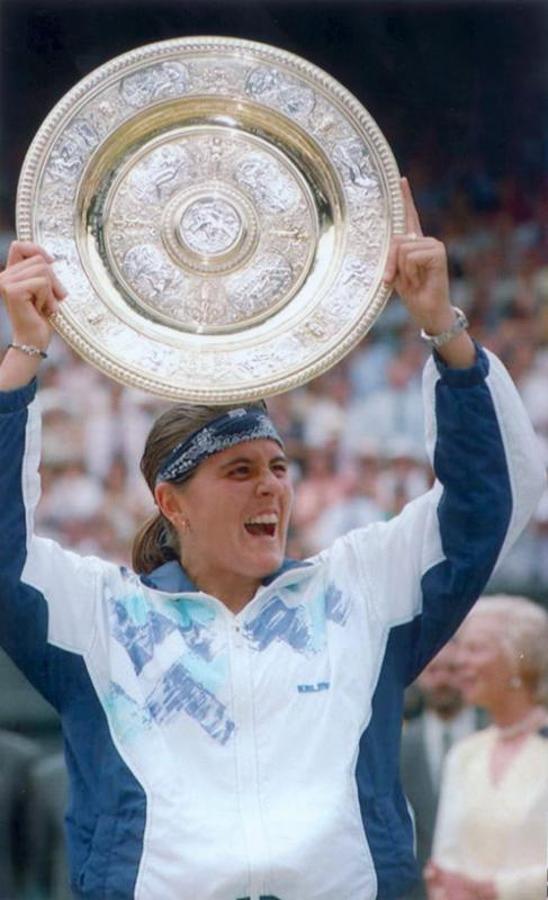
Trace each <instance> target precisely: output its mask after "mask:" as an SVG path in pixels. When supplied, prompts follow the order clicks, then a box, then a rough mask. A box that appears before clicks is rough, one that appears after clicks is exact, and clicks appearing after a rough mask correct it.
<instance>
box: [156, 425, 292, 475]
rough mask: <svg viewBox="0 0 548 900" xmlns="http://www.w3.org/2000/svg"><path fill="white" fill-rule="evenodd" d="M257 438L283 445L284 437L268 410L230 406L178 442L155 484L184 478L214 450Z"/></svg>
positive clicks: (217, 450)
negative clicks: (224, 411) (228, 410)
mask: <svg viewBox="0 0 548 900" xmlns="http://www.w3.org/2000/svg"><path fill="white" fill-rule="evenodd" d="M259 438H267V439H268V440H271V441H276V443H277V444H279V445H280V447H281V448H282V449H283V446H284V445H283V441H282V439H281V437H280V435H279V434H278V432H277V431H276V428H275V427H274V424H273V423H272V420H271V419H270V418H269V416H268V415H267V413H265V412H263V410H261V409H256V408H254V409H246V408H245V407H242V408H241V409H231V410H230V412H227V413H224V414H223V415H222V416H219V417H218V418H217V419H212V421H211V422H208V423H207V425H204V427H203V428H200V429H199V430H198V431H195V432H193V433H192V434H191V435H190V436H189V437H187V438H185V440H184V441H181V443H180V444H177V446H176V447H175V448H174V449H173V450H172V451H171V453H170V454H169V456H168V457H167V459H166V460H165V461H164V463H163V465H162V467H161V468H160V471H159V472H158V475H157V476H156V484H158V483H159V482H160V481H184V479H185V478H187V477H188V476H189V475H190V474H191V472H193V471H194V469H196V468H197V467H198V466H199V465H200V463H202V462H203V461H204V459H207V458H208V457H209V456H213V454H214V453H219V452H220V451H221V450H227V449H228V448H229V447H234V446H235V445H236V444H241V443H243V442H244V441H255V440H258V439H259Z"/></svg>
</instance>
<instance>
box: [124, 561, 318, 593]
mask: <svg viewBox="0 0 548 900" xmlns="http://www.w3.org/2000/svg"><path fill="white" fill-rule="evenodd" d="M311 565H312V564H311V563H310V562H306V561H303V562H301V561H300V560H296V559H288V558H286V559H284V561H283V563H282V565H281V566H280V568H279V569H277V570H276V572H273V574H272V575H267V577H266V578H264V579H263V582H262V584H263V587H267V586H268V585H270V584H272V582H274V581H276V579H277V578H279V577H280V576H281V575H285V573H286V572H289V571H291V570H292V569H303V568H304V567H308V566H311ZM140 579H141V581H142V582H143V584H146V585H147V587H151V588H153V589H154V590H156V591H163V592H164V593H167V594H182V593H191V594H192V593H197V592H198V588H197V587H196V585H195V584H194V582H193V581H192V580H191V579H190V578H189V576H188V575H187V573H186V572H185V570H184V569H183V567H182V565H181V564H180V562H179V561H178V560H176V559H172V560H169V562H166V563H163V564H162V565H161V566H158V567H157V568H156V569H153V570H152V572H148V574H146V575H141V576H140Z"/></svg>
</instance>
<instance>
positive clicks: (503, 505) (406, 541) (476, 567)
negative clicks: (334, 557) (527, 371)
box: [343, 347, 545, 683]
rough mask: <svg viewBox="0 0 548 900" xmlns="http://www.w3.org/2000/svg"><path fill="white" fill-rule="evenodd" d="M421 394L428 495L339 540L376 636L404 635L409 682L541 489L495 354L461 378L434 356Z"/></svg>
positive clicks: (539, 471) (540, 473) (532, 440)
mask: <svg viewBox="0 0 548 900" xmlns="http://www.w3.org/2000/svg"><path fill="white" fill-rule="evenodd" d="M423 388H424V400H425V418H426V438H427V449H428V453H429V458H430V460H431V462H432V465H433V468H434V473H435V476H436V482H435V484H434V486H433V488H432V489H431V490H430V491H429V492H428V493H427V494H425V495H424V496H422V497H419V498H418V499H417V500H415V501H413V502H411V503H409V504H408V505H407V506H406V507H405V509H404V510H403V512H402V513H401V514H400V515H399V516H397V517H395V518H394V519H392V520H390V521H389V522H383V523H377V524H375V525H373V526H371V527H370V528H367V529H364V530H360V531H356V532H353V533H350V534H349V535H348V536H347V538H346V539H343V540H345V541H346V544H347V551H348V550H350V552H351V553H352V567H353V568H354V571H356V569H357V570H358V572H359V573H360V575H361V577H362V579H363V582H364V583H366V584H368V585H369V594H370V595H371V598H372V600H371V602H372V606H373V613H374V615H375V616H376V617H377V619H378V620H380V623H381V625H382V627H383V628H385V629H386V631H387V632H388V631H389V630H390V629H394V628H396V627H397V626H400V625H405V626H406V629H405V631H406V639H405V642H404V644H405V647H406V651H405V654H404V655H405V657H406V662H405V667H406V671H405V673H404V675H403V677H404V680H405V681H406V682H407V683H410V682H411V681H413V679H414V678H415V677H416V676H417V674H418V673H419V672H420V671H421V669H422V668H424V666H425V665H426V663H427V662H428V660H429V659H430V658H431V657H432V656H434V654H435V653H436V652H437V650H438V649H439V648H440V647H441V646H442V645H443V644H444V643H445V642H446V641H447V640H448V639H449V638H450V636H451V635H452V634H453V633H454V632H455V631H456V629H457V628H458V626H459V625H460V623H461V622H462V620H463V618H464V617H465V616H466V614H467V612H468V611H469V609H470V608H471V606H472V604H473V603H474V601H475V600H476V599H477V597H478V596H479V595H480V594H481V592H482V591H483V589H484V587H485V585H486V584H487V581H488V579H489V577H490V575H491V573H492V572H493V569H494V568H495V566H496V564H497V562H498V561H499V560H500V558H501V557H502V556H503V555H504V554H505V553H506V552H507V551H508V549H509V548H510V547H511V545H512V544H513V543H514V541H515V540H516V538H517V536H518V535H519V533H520V532H521V531H522V529H523V528H524V527H525V525H526V524H527V522H528V520H529V518H530V516H531V514H532V513H533V511H534V509H535V506H536V504H537V503H538V500H539V498H540V495H541V493H542V490H543V487H544V483H545V473H544V467H543V465H542V461H541V454H540V450H539V446H538V443H537V439H536V437H535V435H534V432H533V429H532V427H531V424H530V422H529V420H528V418H527V414H526V412H525V410H524V407H523V405H522V403H521V400H520V398H519V395H518V393H517V391H516V389H515V387H514V384H513V383H512V381H511V379H510V377H509V375H508V374H507V372H506V370H505V369H504V367H503V365H502V364H501V362H500V361H499V360H498V359H497V358H496V357H495V356H494V355H493V354H491V353H489V352H488V351H485V350H483V349H481V348H479V347H478V349H477V356H476V362H475V365H474V366H472V367H471V368H469V369H462V370H459V369H450V368H448V367H447V366H445V364H444V363H443V362H442V360H441V358H439V357H437V358H434V357H433V358H431V359H430V360H429V361H428V363H427V365H426V368H425V372H424V379H423ZM404 644H402V647H403V646H404Z"/></svg>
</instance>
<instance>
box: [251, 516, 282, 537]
mask: <svg viewBox="0 0 548 900" xmlns="http://www.w3.org/2000/svg"><path fill="white" fill-rule="evenodd" d="M244 527H245V530H246V531H247V533H248V534H251V535H253V536H254V537H274V536H275V534H276V530H277V528H278V516H277V515H276V513H272V514H270V513H267V514H265V515H262V516H254V517H253V518H252V519H248V520H247V522H244Z"/></svg>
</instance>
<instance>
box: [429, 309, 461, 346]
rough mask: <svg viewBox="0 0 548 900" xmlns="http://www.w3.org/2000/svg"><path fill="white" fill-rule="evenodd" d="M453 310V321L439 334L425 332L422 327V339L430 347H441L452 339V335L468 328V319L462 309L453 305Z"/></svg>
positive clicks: (454, 335)
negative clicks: (449, 326)
mask: <svg viewBox="0 0 548 900" xmlns="http://www.w3.org/2000/svg"><path fill="white" fill-rule="evenodd" d="M453 312H454V313H455V321H454V323H453V325H452V326H451V328H448V329H447V331H442V333H441V334H427V333H426V331H425V330H424V328H423V329H422V331H421V338H422V339H423V341H426V342H427V344H430V346H431V347H435V348H436V350H437V349H438V347H443V345H444V344H447V343H448V342H449V341H452V340H453V338H454V337H456V336H457V335H458V334H461V332H463V331H464V330H465V329H466V328H468V319H467V318H466V316H465V315H464V313H463V311H462V309H459V308H458V306H453Z"/></svg>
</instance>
